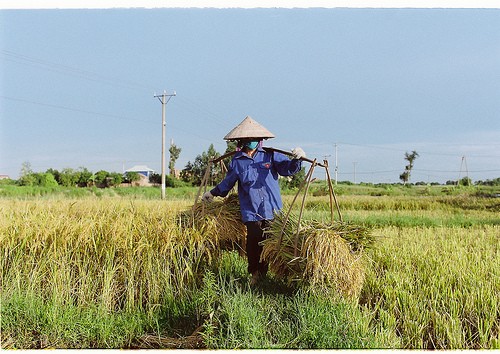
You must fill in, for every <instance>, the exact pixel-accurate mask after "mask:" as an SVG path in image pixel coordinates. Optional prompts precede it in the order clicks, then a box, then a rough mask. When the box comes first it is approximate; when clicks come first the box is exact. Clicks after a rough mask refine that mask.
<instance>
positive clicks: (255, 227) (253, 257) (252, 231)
mask: <svg viewBox="0 0 500 354" xmlns="http://www.w3.org/2000/svg"><path fill="white" fill-rule="evenodd" d="M245 225H246V227H247V246H246V251H247V257H248V272H249V273H252V274H253V273H255V272H257V271H258V272H259V273H260V274H261V275H265V274H266V273H267V268H268V265H267V262H261V261H260V255H261V254H262V246H261V245H259V242H261V241H263V240H265V238H266V237H265V234H264V230H266V229H267V228H269V226H270V221H269V220H261V221H248V222H246V223H245Z"/></svg>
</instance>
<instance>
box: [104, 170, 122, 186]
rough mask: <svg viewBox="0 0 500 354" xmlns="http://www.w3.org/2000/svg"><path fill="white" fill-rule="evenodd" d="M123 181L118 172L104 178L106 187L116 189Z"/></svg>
mask: <svg viewBox="0 0 500 354" xmlns="http://www.w3.org/2000/svg"><path fill="white" fill-rule="evenodd" d="M122 181H123V175H122V174H121V173H118V172H112V173H109V174H108V176H107V177H106V187H116V186H118V185H119V184H120V183H122Z"/></svg>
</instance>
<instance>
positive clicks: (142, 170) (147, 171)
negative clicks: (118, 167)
mask: <svg viewBox="0 0 500 354" xmlns="http://www.w3.org/2000/svg"><path fill="white" fill-rule="evenodd" d="M127 172H137V173H138V174H140V175H143V176H145V177H148V178H149V176H151V175H152V174H153V173H155V170H153V169H151V168H149V167H148V166H146V165H137V166H134V167H132V168H129V169H128V170H125V173H127Z"/></svg>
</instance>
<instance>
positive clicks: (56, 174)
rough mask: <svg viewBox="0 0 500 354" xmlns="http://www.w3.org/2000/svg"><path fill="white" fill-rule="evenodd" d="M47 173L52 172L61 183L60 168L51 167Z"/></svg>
mask: <svg viewBox="0 0 500 354" xmlns="http://www.w3.org/2000/svg"><path fill="white" fill-rule="evenodd" d="M45 173H50V174H51V175H52V176H54V179H55V180H56V181H57V183H58V184H61V182H60V173H59V171H58V170H55V169H53V168H49V169H48V170H47V171H45Z"/></svg>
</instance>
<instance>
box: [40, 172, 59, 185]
mask: <svg viewBox="0 0 500 354" xmlns="http://www.w3.org/2000/svg"><path fill="white" fill-rule="evenodd" d="M34 175H35V177H36V185H38V186H41V187H57V186H58V184H57V181H56V179H55V178H54V175H53V174H52V173H48V172H45V173H43V172H42V173H35V174H34Z"/></svg>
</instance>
